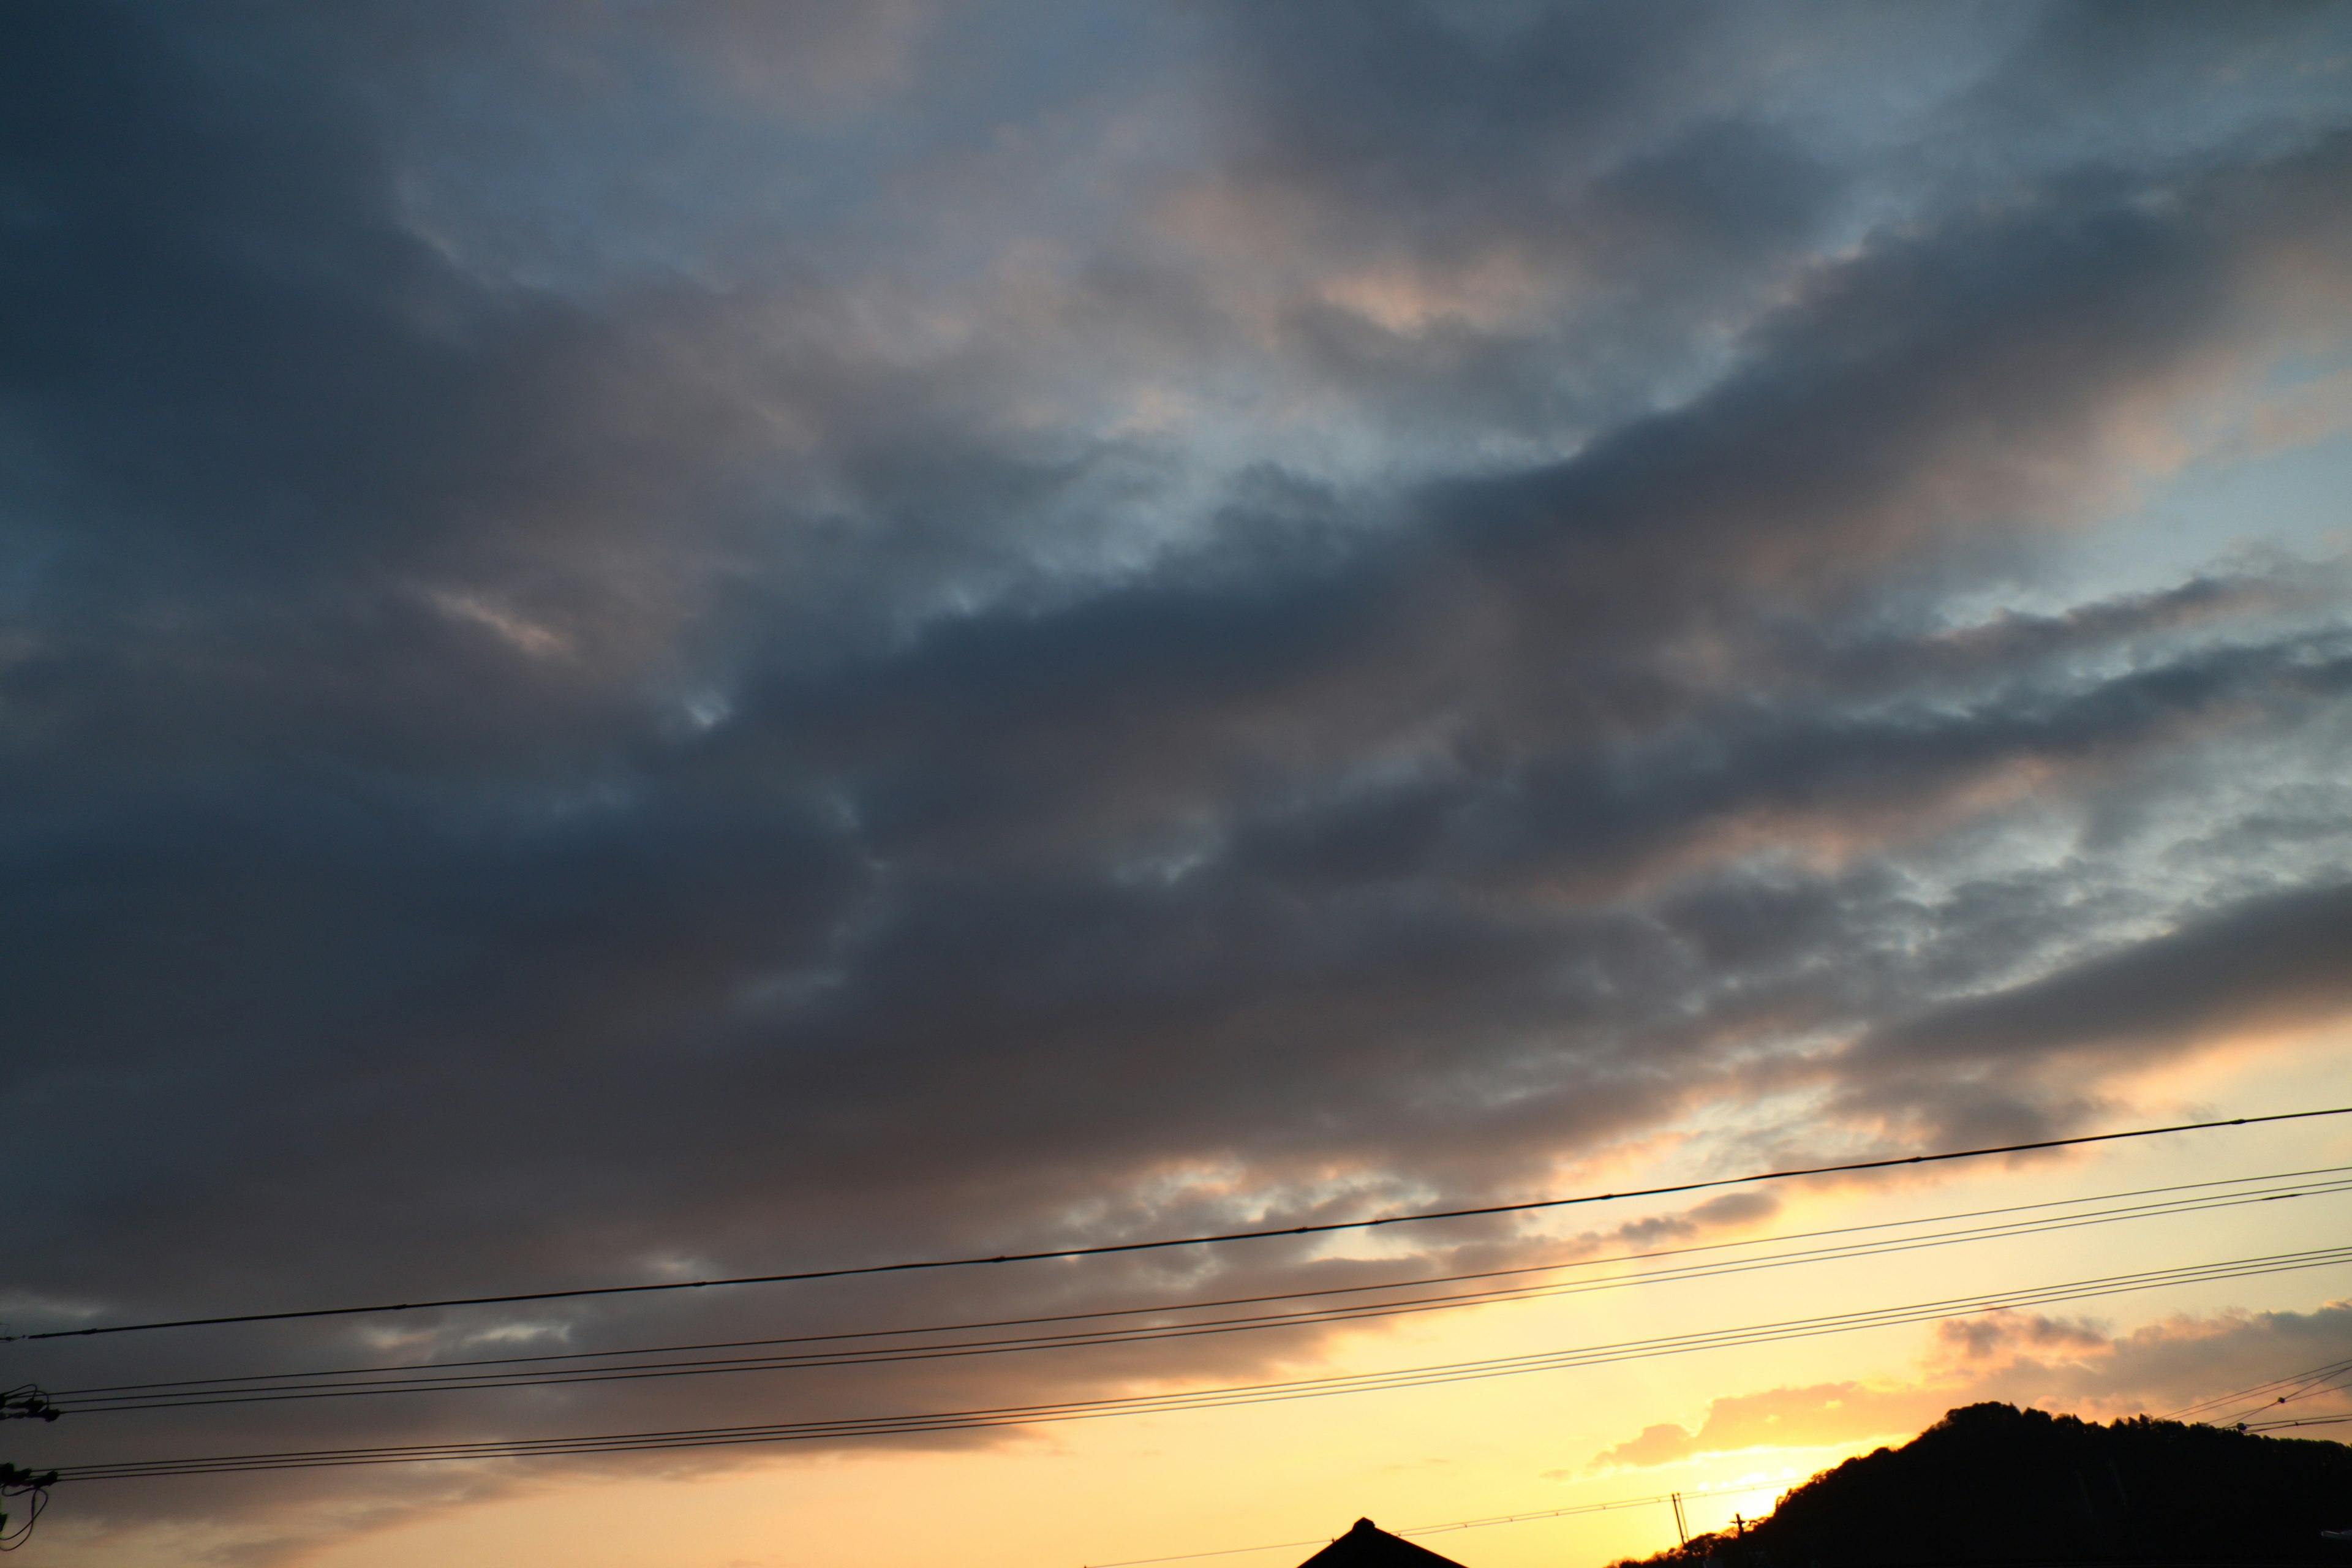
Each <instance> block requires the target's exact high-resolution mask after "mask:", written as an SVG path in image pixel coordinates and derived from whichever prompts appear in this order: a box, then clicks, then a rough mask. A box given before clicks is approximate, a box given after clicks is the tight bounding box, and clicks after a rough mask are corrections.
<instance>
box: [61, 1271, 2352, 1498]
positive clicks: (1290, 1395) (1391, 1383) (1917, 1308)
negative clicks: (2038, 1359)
mask: <svg viewBox="0 0 2352 1568" xmlns="http://www.w3.org/2000/svg"><path fill="white" fill-rule="evenodd" d="M2347 1263H2352V1247H2322V1248H2312V1249H2309V1250H2306V1251H2302V1252H2292V1253H2276V1254H2271V1255H2268V1256H2263V1257H2255V1258H2228V1259H2222V1260H2219V1261H2215V1262H2210V1263H2200V1264H2188V1265H2181V1266H2178V1267H2175V1268H2160V1269H2148V1270H2143V1271H2140V1272H2137V1273H2132V1274H2120V1275H2107V1276H2101V1277H2096V1278H2091V1279H2074V1280H2066V1281H2062V1282H2059V1283H2056V1284H2050V1285H2041V1286H2032V1287H2027V1288H2024V1289H2014V1290H2004V1291H1991V1292H1986V1293H1983V1294H1980V1295H1976V1296H1967V1297H1951V1298H1947V1299H1944V1300H1935V1301H1924V1302H1913V1303H1909V1304H1907V1305H1903V1306H1896V1307H1885V1308H1874V1309H1870V1310H1861V1311H1854V1312H1840V1313H1831V1314H1825V1315H1822V1316H1819V1317H1812V1318H1799V1319H1791V1320H1786V1321H1779V1322H1771V1323H1759V1324H1749V1325H1746V1326H1743V1327H1738V1328H1732V1329H1720V1330H1710V1331H1699V1332H1695V1333H1685V1334H1669V1335H1661V1336H1657V1337H1655V1338H1652V1339H1646V1340H1633V1341H1622V1342H1615V1343H1612V1344H1603V1345H1591V1346H1582V1347H1578V1348H1574V1349H1570V1350H1564V1351H1548V1352H1535V1353H1532V1354H1528V1355H1517V1356H1503V1357H1496V1358H1493V1359H1488V1360H1480V1361H1468V1362H1454V1363H1442V1364H1439V1365H1434V1366H1422V1367H1404V1368H1397V1369H1392V1370H1390V1371H1387V1372H1379V1373H1345V1374H1339V1375H1334V1376H1329V1377H1320V1378H1307V1379H1299V1380H1295V1381H1290V1382H1282V1383H1270V1384H1244V1385H1239V1386H1234V1387H1225V1388H1212V1389H1191V1390H1183V1391H1180V1392H1176V1393H1172V1394H1134V1395H1128V1396H1123V1397H1116V1398H1108V1399H1094V1400H1066V1401H1057V1402H1049V1403H1044V1404H1038V1405H1000V1406H991V1407H985V1408H980V1409H973V1410H960V1411H936V1412H926V1413H921V1414H916V1415H880V1416H845V1417H835V1418H830V1419H821V1420H809V1421H796V1422H774V1423H763V1424H758V1425H749V1426H720V1427H701V1428H677V1429H669V1430H661V1431H651V1432H622V1433H600V1434H590V1435H583V1436H568V1437H541V1438H493V1439H486V1440H480V1441H466V1442H447V1443H423V1444H405V1445H380V1446H375V1447H351V1448H328V1449H310V1450H280V1451H275V1452H268V1453H255V1454H226V1455H213V1456H203V1457H194V1458H182V1459H146V1460H121V1461H114V1462H110V1463H109V1462H100V1463H93V1464H88V1465H77V1466H71V1467H60V1478H61V1479H68V1480H121V1479H139V1478H157V1477H163V1476H178V1475H220V1474H229V1473H238V1472H244V1471H248V1470H285V1469H319V1468H341V1467H347V1466H353V1465H377V1464H410V1463H424V1462H448V1461H457V1460H469V1459H471V1460H480V1459H497V1458H551V1457H562V1456H577V1455H583V1454H604V1453H626V1452H640V1451H656V1450H666V1449H673V1448H689V1447H733V1446H738V1445H745V1444H764V1443H782V1442H804V1441H810V1440H815V1439H823V1438H845V1437H858V1436H906V1435H909V1434H919V1433H929V1432H950V1431H966V1430H975V1429H982V1428H989V1427H999V1426H1030V1425H1037V1424H1042V1423H1045V1422H1056V1421H1077V1420H1100V1419H1105V1418H1109V1417H1114V1416H1118V1415H1144V1414H1162V1413H1167V1412H1171V1411H1185V1410H1208V1409H1222V1408H1225V1407H1228V1406H1234V1405H1264V1404H1275V1403H1287V1402H1291V1401H1296V1400H1301V1399H1316V1398H1328V1397H1333V1396H1337V1395H1341V1394H1367V1393H1376V1392H1383V1391H1388V1390H1393V1389H1402V1388H1418V1387H1427V1386H1432V1385H1435V1384H1454V1383H1466V1382H1475V1381H1482V1380H1485V1379H1488V1378H1496V1377H1512V1376H1520V1375H1524V1374H1526V1373H1536V1372H1553V1371H1564V1370H1567V1369H1570V1368H1572V1367H1580V1366H1593V1365H1606V1364H1611V1363H1620V1362H1627V1361H1640V1360H1648V1359H1652V1358H1654V1357H1658V1356H1665V1355H1679V1354H1686V1353H1689V1352H1694V1351H1701V1350H1717V1349H1726V1348H1731V1347H1736V1346H1741V1345H1749V1344H1761V1343H1769V1342H1780V1341H1787V1340H1794V1339H1807V1338H1813V1337H1818V1336H1821V1335H1824V1334H1837V1333H1850V1332H1853V1331H1859V1330H1864V1329H1873V1328H1885V1327H1892V1326H1897V1325H1902V1324H1908V1323H1917V1322H1930V1321H1942V1320H1946V1319H1951V1318H1961V1317H1973V1316H1976V1315H1978V1314H1979V1313H1982V1312H1987V1311H1997V1310H2015V1309H2018V1308H2021V1307H2039V1306H2048V1305H2052V1304H2054V1303H2056V1302H2061V1301H2073V1300H2086V1299H2089V1298H2093V1297H2099V1296H2115V1295H2122V1294H2126V1293H2130V1292H2134V1291H2140V1290H2150V1289H2164V1288H2166V1287H2168V1286H2175V1285H2183V1284H2194V1283H2202V1282H2208V1281H2211V1280H2217V1279H2245V1278H2249V1277H2252V1276H2255V1275H2263V1274H2278V1273H2285V1272H2290V1271H2294V1270H2298V1269H2307V1268H2330V1267H2338V1266H2342V1265H2345V1264H2347Z"/></svg>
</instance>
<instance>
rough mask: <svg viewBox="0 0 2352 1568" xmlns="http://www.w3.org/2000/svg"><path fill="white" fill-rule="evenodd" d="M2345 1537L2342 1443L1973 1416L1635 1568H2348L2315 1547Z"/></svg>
mask: <svg viewBox="0 0 2352 1568" xmlns="http://www.w3.org/2000/svg"><path fill="white" fill-rule="evenodd" d="M2347 1525H2352V1448H2347V1447H2345V1446H2344V1445H2342V1444H2340V1443H2328V1442H2313V1441H2308V1440H2298V1439H2294V1438H2284V1437H2263V1436H2252V1435H2250V1434H2246V1433H2242V1432H2233V1431H2227V1430H2224V1429H2221V1428H2219V1427H2212V1426H2184V1425H2183V1424H2181V1423H2179V1422H2178V1421H2158V1420H2153V1419H2150V1418H2149V1417H2147V1416H2144V1415H2143V1416H2134V1417H2132V1418H2130V1419H2128V1420H2124V1421H2117V1422H2115V1423H2113V1424H2112V1425H2109V1426H2100V1425H2099V1424H2098V1423H2097V1422H2095V1421H2089V1422H2086V1421H2081V1420H2077V1419H2076V1418H2075V1417H2074V1416H2072V1415H2050V1414H2048V1413H2047V1412H2045V1411H2041V1410H2020V1409H2018V1408H2017V1407H2016V1406H2014V1405H1969V1406H1967V1407H1965V1408H1963V1409H1959V1410H1955V1411H1952V1412H1951V1413H1950V1414H1949V1415H1946V1416H1945V1417H1944V1418H1943V1419H1942V1420H1941V1421H1938V1422H1937V1423H1936V1424H1935V1425H1934V1426H1930V1427H1928V1428H1927V1431H1925V1432H1923V1433H1921V1434H1920V1435H1919V1436H1917V1437H1915V1438H1913V1439H1912V1440H1911V1441H1910V1442H1908V1443H1906V1444H1905V1445H1904V1446H1903V1447H1900V1448H1881V1449H1879V1450H1878V1451H1877V1452H1876V1453H1874V1454H1866V1455H1864V1456H1863V1457H1862V1458H1855V1459H1848V1460H1847V1461H1846V1462H1845V1463H1844V1464H1843V1465H1840V1466H1838V1467H1837V1468H1835V1469H1832V1470H1824V1471H1822V1473H1821V1474H1820V1475H1818V1476H1815V1477H1814V1478H1813V1479H1811V1480H1810V1481H1807V1482H1806V1483H1805V1484H1804V1485H1803V1486H1801V1487H1799V1488H1797V1489H1795V1490H1793V1491H1791V1492H1790V1493H1789V1494H1788V1495H1787V1496H1785V1497H1783V1498H1782V1499H1781V1500H1780V1506H1779V1508H1777V1509H1776V1510H1774V1511H1773V1513H1772V1516H1771V1517H1770V1518H1769V1519H1767V1520H1764V1521H1760V1522H1759V1523H1756V1524H1753V1525H1750V1526H1748V1529H1747V1531H1746V1532H1745V1534H1744V1535H1738V1536H1735V1535H1732V1534H1729V1533H1726V1534H1724V1535H1720V1536H1700V1537H1696V1538H1694V1539H1693V1540H1692V1542H1691V1543H1690V1546H1689V1548H1688V1549H1687V1550H1686V1551H1683V1550H1676V1551H1669V1552H1660V1553H1658V1554H1657V1555H1656V1556H1654V1557H1653V1558H1651V1559H1649V1563H1650V1564H1652V1565H1654V1568H1681V1565H1682V1564H1684V1563H1690V1564H1691V1568H1696V1564H1697V1563H1698V1561H1699V1560H1701V1559H1704V1558H1706V1557H1708V1556H1713V1557H1714V1558H1716V1559H1717V1563H1718V1564H1719V1565H1720V1568H1813V1565H1814V1564H1819V1565H1820V1568H1879V1565H1889V1564H1909V1563H2198V1562H2201V1563H2299V1562H2327V1561H2331V1560H2332V1561H2338V1562H2344V1563H2352V1552H2345V1551H2344V1550H2343V1549H2341V1548H2335V1547H2331V1546H2330V1545H2329V1544H2328V1543H2326V1542H2322V1541H2321V1540H2320V1538H2319V1532H2320V1531H2322V1530H2324V1529H2327V1530H2336V1529H2342V1528H2344V1527H2346V1526H2347ZM1620 1568H1631V1565H1630V1564H1621V1565H1620Z"/></svg>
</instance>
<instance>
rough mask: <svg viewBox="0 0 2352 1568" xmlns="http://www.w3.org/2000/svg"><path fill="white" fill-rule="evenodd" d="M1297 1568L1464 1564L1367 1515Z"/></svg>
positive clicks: (1456, 1566)
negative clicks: (1379, 1523)
mask: <svg viewBox="0 0 2352 1568" xmlns="http://www.w3.org/2000/svg"><path fill="white" fill-rule="evenodd" d="M1299 1568H1463V1565H1462V1564H1461V1563H1456V1562H1454V1559H1453V1558H1451V1557H1441V1556H1439V1555H1438V1554H1437V1553H1436V1552H1432V1551H1431V1550H1430V1549H1429V1548H1428V1547H1426V1546H1415V1545H1414V1544H1413V1543H1412V1542H1410V1541H1407V1540H1405V1539H1404V1538H1403V1537H1402V1536H1400V1535H1391V1534H1390V1533H1389V1532H1388V1531H1385V1530H1382V1529H1381V1527H1380V1526H1379V1525H1377V1524H1374V1523H1373V1522H1372V1521H1370V1520H1369V1519H1360V1520H1358V1521H1356V1522H1355V1523H1354V1525H1352V1526H1351V1527H1349V1531H1348V1533H1347V1534H1345V1535H1343V1536H1340V1537H1339V1539H1338V1540H1337V1541H1334V1542H1331V1544H1330V1545H1328V1546H1327V1547H1325V1548H1324V1549H1323V1550H1322V1551H1320V1552H1317V1553H1316V1554H1315V1555H1314V1556H1312V1557H1309V1558H1308V1559H1307V1561H1306V1562H1305V1563H1300V1564H1299Z"/></svg>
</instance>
